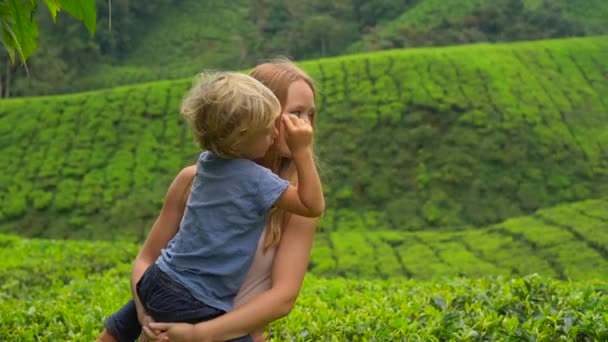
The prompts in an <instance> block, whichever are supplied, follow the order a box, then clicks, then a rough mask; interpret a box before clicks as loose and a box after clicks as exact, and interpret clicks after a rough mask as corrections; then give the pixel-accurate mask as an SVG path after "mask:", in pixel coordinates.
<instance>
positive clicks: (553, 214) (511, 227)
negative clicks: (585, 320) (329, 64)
mask: <svg viewBox="0 0 608 342" xmlns="http://www.w3.org/2000/svg"><path fill="white" fill-rule="evenodd" d="M0 246H2V250H1V252H0V256H1V257H2V258H3V260H6V261H5V263H4V265H3V266H2V267H3V271H2V272H0V280H2V281H5V282H7V283H6V284H7V285H6V286H17V287H19V286H23V284H27V283H30V282H36V284H42V283H45V282H49V281H55V280H56V279H55V280H52V279H50V278H48V277H49V276H48V275H47V273H50V274H52V275H53V277H55V278H57V279H60V280H61V281H62V282H66V281H68V280H69V279H71V278H72V277H74V274H75V272H76V273H78V272H82V271H83V270H84V271H85V272H87V273H88V272H96V273H99V272H101V271H105V270H108V269H112V268H115V267H118V266H120V265H123V264H124V265H125V266H126V267H128V266H129V265H130V263H131V261H132V260H133V259H134V258H135V256H136V254H137V251H138V249H139V246H138V245H135V244H129V243H123V242H119V243H116V242H113V243H109V242H104V241H99V242H88V241H54V240H37V239H33V240H28V239H21V238H18V237H16V236H14V235H0ZM607 246H608V198H607V199H603V200H589V201H583V202H577V203H574V204H570V205H564V206H559V207H556V208H551V209H546V210H540V211H538V212H536V213H535V214H534V215H531V216H523V217H519V218H514V219H510V220H507V221H505V222H502V223H499V224H496V225H492V226H488V227H485V228H482V229H468V230H463V231H456V232H405V233H404V232H396V231H377V232H370V231H340V232H330V233H327V232H323V231H321V232H319V233H318V234H317V236H316V239H315V244H314V248H313V251H312V256H311V262H310V266H309V271H310V273H312V274H315V275H317V276H323V277H326V278H335V277H358V278H364V279H374V278H403V277H407V278H413V279H418V280H430V279H438V278H443V277H455V276H464V277H483V276H490V275H492V276H499V275H507V276H526V275H529V274H533V273H538V274H540V275H542V276H544V277H550V278H557V279H562V280H566V279H570V280H591V279H597V280H604V281H607V280H608V272H606V270H607V269H608V247H607ZM31 274H38V275H39V276H38V277H37V278H36V279H30V278H31ZM11 284H12V285H11ZM30 295H33V294H30Z"/></svg>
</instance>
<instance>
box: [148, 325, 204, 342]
mask: <svg viewBox="0 0 608 342" xmlns="http://www.w3.org/2000/svg"><path fill="white" fill-rule="evenodd" d="M199 324H200V323H199ZM199 328H200V327H199ZM143 330H144V334H145V336H146V338H147V340H148V341H163V342H190V341H196V342H211V338H210V337H207V336H196V334H195V331H194V325H192V324H188V323H154V322H151V323H149V324H146V325H145V326H143ZM199 331H200V329H199Z"/></svg>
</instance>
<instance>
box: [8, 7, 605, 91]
mask: <svg viewBox="0 0 608 342" xmlns="http://www.w3.org/2000/svg"><path fill="white" fill-rule="evenodd" d="M108 4H109V3H108V2H98V3H97V7H98V8H97V14H98V25H97V32H96V34H95V36H94V37H93V38H91V37H90V36H89V34H88V33H87V32H86V29H85V28H84V27H83V25H82V24H81V23H78V22H76V21H75V20H72V19H71V18H68V17H67V16H63V15H62V14H60V15H59V18H58V20H57V22H54V21H53V20H52V19H51V17H50V16H49V15H48V12H47V11H42V10H41V11H39V13H38V15H37V20H38V21H39V22H40V44H39V47H38V49H37V51H36V53H35V54H34V55H33V56H32V58H31V59H30V61H29V69H30V71H31V72H30V77H26V72H25V68H23V67H19V66H12V67H6V68H4V67H3V68H0V86H2V87H1V89H0V90H1V91H0V97H9V95H10V96H32V95H44V94H57V93H74V92H80V91H86V90H93V89H100V88H111V87H115V86H119V85H126V84H134V83H140V82H149V81H157V80H167V79H179V78H182V77H190V76H191V75H193V74H194V73H196V72H198V71H199V70H200V69H202V68H228V69H233V70H234V69H241V68H245V67H248V66H252V65H255V64H257V63H258V62H259V61H261V60H265V59H268V58H273V57H276V56H277V55H287V56H290V57H291V58H293V59H295V60H307V59H315V58H321V57H329V56H337V55H345V54H347V53H356V52H362V51H377V50H385V49H390V48H403V47H419V46H437V45H456V44H465V43H472V42H510V41H520V40H538V39H548V38H566V37H573V36H592V35H602V34H604V35H605V34H608V28H607V26H606V25H605V18H606V17H608V6H607V5H606V2H605V1H603V0H575V1H566V0H546V1H543V0H495V1H490V2H489V1H481V0H452V1H440V0H408V1H401V0H373V1H372V0H369V1H359V0H347V1H343V0H340V1H338V0H332V1H321V2H319V1H313V2H310V1H309V2H301V3H298V2H296V1H293V0H272V1H268V0H236V1H199V0H179V1H177V0H157V1H154V2H153V3H151V2H135V1H129V0H114V1H112V3H111V4H112V9H111V10H110V8H108ZM109 13H112V18H111V25H110V20H109V17H108V15H109ZM0 60H7V56H5V55H4V54H3V53H2V52H1V51H0Z"/></svg>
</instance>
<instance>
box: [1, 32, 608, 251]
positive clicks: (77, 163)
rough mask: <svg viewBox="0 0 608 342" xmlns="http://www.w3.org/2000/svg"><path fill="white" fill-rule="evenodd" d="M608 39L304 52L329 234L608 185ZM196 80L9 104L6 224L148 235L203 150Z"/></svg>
mask: <svg viewBox="0 0 608 342" xmlns="http://www.w3.org/2000/svg"><path fill="white" fill-rule="evenodd" d="M606 51H608V40H607V39H606V38H605V37H595V38H584V39H568V40H554V41H540V42H534V43H517V44H503V45H492V46H490V45H475V46H467V47H452V48H442V49H418V50H401V51H391V52H382V53H374V54H366V55H356V56H350V57H344V58H332V59H325V60H317V61H310V62H306V63H302V66H303V68H305V69H306V70H308V71H309V72H310V73H311V74H312V75H313V76H314V77H315V78H316V79H317V80H318V86H319V90H320V92H319V98H318V104H317V105H318V107H319V115H318V130H317V138H316V140H317V142H318V144H317V151H318V152H319V155H320V159H321V160H322V161H323V163H324V165H325V167H324V168H323V171H324V172H323V173H324V175H325V181H324V184H325V190H326V199H327V206H328V208H329V209H328V213H327V218H326V220H324V223H323V225H324V230H326V231H328V232H334V231H344V230H360V231H363V230H398V231H416V230H424V229H445V230H454V229H460V228H464V227H470V226H485V225H488V224H492V223H496V222H500V221H503V220H505V219H508V218H510V217H513V216H518V215H523V214H526V213H532V212H533V211H535V210H537V209H539V208H544V207H549V206H555V205H557V204H559V203H563V202H567V201H576V200H582V199H586V198H591V197H598V196H602V195H605V194H606V193H607V191H608V188H607V187H606V184H608V182H607V180H608V164H607V161H608V157H607V154H606V153H607V148H608V147H607V146H608V135H607V134H606V132H608V115H606V113H607V112H608V102H606V100H605V99H606V98H608V86H606V82H605V75H604V72H605V70H606V68H607V67H608V64H606V63H607V62H606V61H608V56H607V55H606ZM189 84H190V80H179V81H171V82H169V81H166V82H158V83H150V84H143V85H139V86H132V87H123V88H114V89H111V90H105V91H97V92H91V93H83V94H77V95H70V96H59V97H41V98H28V99H15V100H7V101H2V106H1V107H0V158H1V159H2V160H3V163H2V165H1V166H0V208H2V218H1V219H0V231H2V232H19V233H20V234H24V235H29V236H37V237H65V236H71V237H81V238H84V237H86V238H97V239H114V238H115V237H117V236H119V235H124V236H126V237H127V240H130V241H139V240H140V239H142V238H143V236H145V232H146V231H147V230H148V229H149V228H150V224H151V223H152V222H153V220H154V218H155V217H156V215H157V213H158V210H159V208H160V206H161V201H162V199H163V196H164V192H165V191H166V189H167V188H168V186H169V183H170V181H171V179H172V178H173V177H174V176H175V175H176V174H177V173H178V172H179V170H180V168H182V167H184V166H186V165H187V164H190V163H193V162H194V161H195V157H196V153H197V148H196V147H195V144H194V143H193V141H192V138H191V133H190V130H189V129H188V128H187V127H186V125H185V123H184V122H183V121H182V120H181V119H180V117H179V115H178V114H177V109H178V103H179V101H180V100H181V98H182V96H183V94H184V92H185V91H186V89H187V88H188V86H189ZM50 194H52V196H51V195H50ZM330 218H331V219H330ZM83 220H84V221H85V222H86V225H85V224H83ZM32 222H35V223H36V224H35V225H33V224H32ZM74 223H76V224H75V225H73V224H74ZM109 223H111V224H109ZM23 227H27V228H25V229H24V228H23ZM42 227H45V229H42Z"/></svg>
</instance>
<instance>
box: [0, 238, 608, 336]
mask: <svg viewBox="0 0 608 342" xmlns="http://www.w3.org/2000/svg"><path fill="white" fill-rule="evenodd" d="M0 246H2V249H0V256H1V257H2V260H3V263H2V265H0V279H1V282H0V284H2V291H0V298H1V300H0V321H2V327H1V328H0V340H2V341H20V340H25V341H29V340H37V341H57V340H61V341H85V340H93V339H94V338H95V337H96V336H97V334H99V332H100V331H101V330H102V325H103V320H104V318H105V317H107V316H108V315H109V314H111V313H112V312H114V311H115V310H117V309H118V308H120V307H121V305H123V304H124V303H125V302H126V301H127V300H128V299H129V297H130V290H129V273H130V260H131V259H130V258H131V257H133V256H134V254H135V252H136V250H135V249H134V248H133V246H131V245H128V244H116V243H113V244H109V243H105V242H95V243H91V242H86V241H79V242H74V241H72V242H70V241H44V240H27V239H20V238H16V237H9V236H0ZM607 310H608V296H607V294H606V283H605V282H599V281H585V282H562V281H556V280H552V279H550V278H546V277H540V276H537V275H530V276H526V277H517V278H513V279H509V278H504V277H481V278H478V279H462V278H455V277H450V278H444V279H441V280H436V281H414V280H405V279H390V280H384V281H381V280H365V279H357V280H354V279H353V280H346V279H343V278H338V279H331V280H328V279H322V278H319V277H317V276H315V275H312V274H309V275H308V276H307V278H306V280H305V282H304V286H303V289H302V293H301V294H300V296H299V298H298V301H297V304H296V305H295V307H294V309H293V311H292V313H291V314H290V315H289V316H288V317H287V318H285V319H282V320H279V321H277V322H274V323H272V324H271V325H270V328H269V330H268V332H267V333H268V336H267V337H268V339H269V340H270V341H284V340H298V341H346V340H349V341H357V340H373V341H394V340H400V339H405V338H407V339H408V340H415V341H427V340H448V339H456V340H473V339H474V340H500V339H504V338H507V337H509V338H513V337H520V338H521V339H525V340H531V339H537V340H547V341H555V340H578V341H594V340H604V339H606V338H607V337H608V320H607V317H606V315H605V312H606V311H607Z"/></svg>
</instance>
